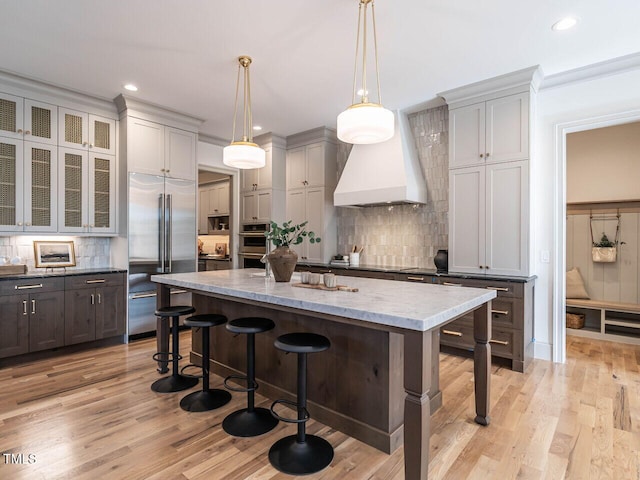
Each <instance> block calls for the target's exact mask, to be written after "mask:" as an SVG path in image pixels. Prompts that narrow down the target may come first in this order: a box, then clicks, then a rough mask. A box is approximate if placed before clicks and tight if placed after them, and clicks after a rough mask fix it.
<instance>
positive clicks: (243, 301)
mask: <svg viewBox="0 0 640 480" xmlns="http://www.w3.org/2000/svg"><path fill="white" fill-rule="evenodd" d="M260 275H262V276H260ZM151 279H152V281H155V282H157V283H158V302H159V305H160V306H164V305H167V304H168V299H169V295H168V290H169V288H170V287H172V286H173V287H181V288H185V289H187V290H190V291H191V292H192V293H193V305H194V307H195V308H196V309H197V311H198V312H199V313H205V312H206V313H221V314H224V315H226V316H227V317H228V318H229V319H230V320H231V319H233V318H238V317H241V316H265V317H268V318H271V319H272V320H273V321H274V322H275V324H276V328H275V329H274V330H272V331H271V332H267V333H266V334H260V335H257V336H256V358H257V366H256V377H257V381H258V383H259V384H260V392H261V393H262V394H264V395H266V396H267V397H270V398H288V399H290V400H292V399H294V392H295V374H293V372H294V371H295V359H294V358H287V357H285V355H284V354H283V353H282V352H278V351H277V350H276V349H275V348H274V347H273V339H274V338H275V337H277V336H279V335H281V334H283V333H287V332H291V331H309V332H315V333H319V334H322V335H325V336H327V337H328V338H329V339H330V341H331V343H332V345H331V348H330V349H329V350H327V351H326V352H323V353H322V354H317V355H312V356H311V357H310V359H309V384H308V397H309V410H310V412H311V415H312V417H314V418H316V419H317V420H318V421H320V422H322V423H325V424H327V425H330V426H332V427H334V428H336V429H338V430H341V431H343V432H345V433H347V434H349V435H351V436H353V437H355V438H358V439H360V440H362V441H364V442H365V443H368V444H370V445H373V446H375V447H376V448H379V449H381V450H383V451H386V452H392V451H393V450H395V449H396V448H398V447H399V446H400V445H402V443H404V454H405V478H407V479H423V478H427V472H428V468H427V467H428V456H429V423H430V419H429V416H430V413H431V404H432V402H433V401H434V399H438V401H439V394H440V392H439V387H438V356H437V354H438V338H437V337H438V330H439V328H440V327H441V326H443V325H445V324H447V323H448V322H451V321H453V320H455V319H456V318H458V317H460V316H462V315H464V314H466V313H468V312H470V311H473V312H474V338H475V342H476V343H475V348H474V375H475V395H476V416H475V421H476V422H477V423H480V424H482V425H488V423H489V385H490V376H489V372H490V358H491V347H490V345H489V343H488V342H489V339H490V338H491V317H490V314H489V312H490V309H491V300H492V299H493V298H495V296H496V293H495V291H491V290H482V289H475V288H460V287H447V286H441V285H427V284H407V283H400V282H394V281H387V280H378V279H369V278H351V277H349V278H347V277H338V284H342V285H348V286H350V287H353V288H357V289H358V292H346V291H324V290H315V289H306V288H297V287H296V286H295V283H297V282H299V276H298V274H295V275H294V277H293V278H292V281H291V282H290V283H276V282H275V281H274V280H273V279H266V278H265V277H264V271H260V270H253V269H242V270H227V271H218V272H198V273H179V274H169V275H154V276H153V277H152V278H151ZM213 330H214V331H212V332H211V341H212V358H211V366H212V370H213V371H214V372H216V373H218V374H220V375H223V376H224V375H228V374H238V373H241V372H243V369H244V347H243V344H242V340H243V339H242V338H237V337H236V338H234V337H233V336H232V335H230V334H228V333H227V332H225V331H223V330H221V329H213ZM160 337H164V335H161V336H160ZM160 337H159V338H160ZM159 341H160V342H161V343H164V341H165V340H164V338H162V339H161V340H159ZM198 347H199V339H198V337H197V336H195V335H194V352H193V354H192V358H193V359H198V357H199V348H198Z"/></svg>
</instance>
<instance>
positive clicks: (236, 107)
mask: <svg viewBox="0 0 640 480" xmlns="http://www.w3.org/2000/svg"><path fill="white" fill-rule="evenodd" d="M241 67H242V66H241V65H238V78H237V79H236V101H235V103H234V106H233V129H232V131H231V143H233V142H235V141H236V117H237V116H238V93H239V92H240V68H241Z"/></svg>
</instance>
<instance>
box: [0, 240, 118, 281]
mask: <svg viewBox="0 0 640 480" xmlns="http://www.w3.org/2000/svg"><path fill="white" fill-rule="evenodd" d="M34 240H45V241H46V240H65V241H69V240H72V241H73V243H74V248H75V254H76V266H75V267H67V270H80V269H85V268H108V267H110V266H111V254H110V250H111V239H110V238H108V237H66V236H65V237H59V236H55V237H42V236H31V235H16V236H13V237H0V257H9V259H11V258H14V257H20V259H21V262H20V263H24V264H26V265H27V267H28V270H29V272H33V271H36V266H35V258H34V253H33V241H34ZM37 270H42V271H44V269H37Z"/></svg>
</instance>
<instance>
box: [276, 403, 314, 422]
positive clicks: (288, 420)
mask: <svg viewBox="0 0 640 480" xmlns="http://www.w3.org/2000/svg"><path fill="white" fill-rule="evenodd" d="M278 404H284V405H289V406H291V407H296V408H300V407H299V405H298V404H297V403H296V402H292V401H290V400H276V401H275V402H273V403H272V404H271V408H270V409H269V410H271V415H273V416H274V417H275V418H277V419H278V420H280V421H282V422H286V423H305V422H306V421H307V420H309V418H311V415H309V410H307V409H306V408H304V407H303V408H302V411H303V413H304V418H302V419H300V418H285V417H281V416H280V415H278V414H277V413H276V412H275V410H274V408H275V406H276V405H278Z"/></svg>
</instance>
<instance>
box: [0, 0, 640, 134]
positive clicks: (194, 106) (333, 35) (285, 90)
mask: <svg viewBox="0 0 640 480" xmlns="http://www.w3.org/2000/svg"><path fill="white" fill-rule="evenodd" d="M0 1H1V6H0V17H1V18H2V27H1V28H0V44H1V45H2V49H0V68H1V69H3V70H7V71H11V72H14V73H18V74H20V75H23V76H27V77H30V78H35V79H40V80H44V81H47V82H49V83H53V84H55V85H59V86H64V87H67V88H70V89H73V90H77V91H81V92H85V93H90V94H92V95H95V96H99V97H103V98H107V99H113V98H114V97H116V96H117V95H118V94H119V93H121V92H124V90H123V88H122V86H123V85H124V84H125V83H127V82H133V83H135V84H137V85H138V86H139V88H140V90H139V91H138V92H137V93H133V94H131V95H132V96H136V97H138V98H140V99H143V100H146V101H149V102H152V103H155V104H159V105H163V106H165V107H168V108H171V109H173V110H177V111H180V112H183V113H187V114H190V115H193V116H196V117H199V118H202V119H204V120H206V121H205V123H204V124H203V126H202V128H201V132H204V133H207V134H210V135H214V136H217V137H221V138H225V139H229V138H230V137H231V123H232V115H233V101H234V96H235V81H236V73H237V60H236V58H237V57H238V55H241V54H246V55H250V56H252V57H253V59H254V62H253V64H252V66H251V88H252V104H253V111H254V124H258V125H262V126H263V127H264V130H263V132H267V131H272V132H274V133H277V134H279V135H284V136H286V135H290V134H293V133H297V132H300V131H304V130H308V129H311V128H315V127H318V126H321V125H327V126H329V127H332V128H335V118H336V115H337V114H338V113H340V111H342V110H343V109H344V108H345V107H346V106H348V105H349V104H350V103H351V89H352V76H353V62H354V52H355V31H356V20H357V11H358V0H319V1H316V2H311V1H309V0H101V1H96V0H0ZM375 8H376V20H377V28H378V44H379V59H380V81H381V88H382V96H383V98H382V100H383V103H384V104H385V106H386V107H387V108H392V109H398V108H399V109H406V108H410V107H415V106H416V105H419V104H422V103H424V102H429V101H430V100H433V99H434V98H435V97H436V94H437V93H438V92H441V91H444V90H448V89H451V88H455V87H458V86H462V85H465V84H468V83H472V82H475V81H479V80H483V79H486V78H491V77H494V76H496V75H501V74H504V73H509V72H512V71H515V70H519V69H521V68H525V67H529V66H532V65H536V64H539V65H541V67H542V69H543V71H544V73H545V75H549V74H554V73H559V72H563V71H566V70H571V69H574V68H578V67H582V66H585V65H589V64H592V63H597V62H601V61H604V60H607V59H610V58H615V57H619V56H623V55H627V54H631V53H635V52H640V29H638V19H640V1H638V0H615V1H612V2H605V1H603V0H537V1H525V0H482V1H473V0H377V1H376V5H375ZM568 14H571V15H575V16H578V17H579V18H580V23H579V24H578V26H577V27H576V28H574V29H573V30H570V31H565V32H553V31H552V30H551V28H550V27H551V25H552V24H553V23H554V22H555V21H556V20H558V19H559V18H561V17H563V16H565V15H568ZM370 63H372V62H370ZM372 81H373V78H372V77H370V78H369V80H368V82H369V86H370V87H371V84H372ZM374 100H375V99H374Z"/></svg>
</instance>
